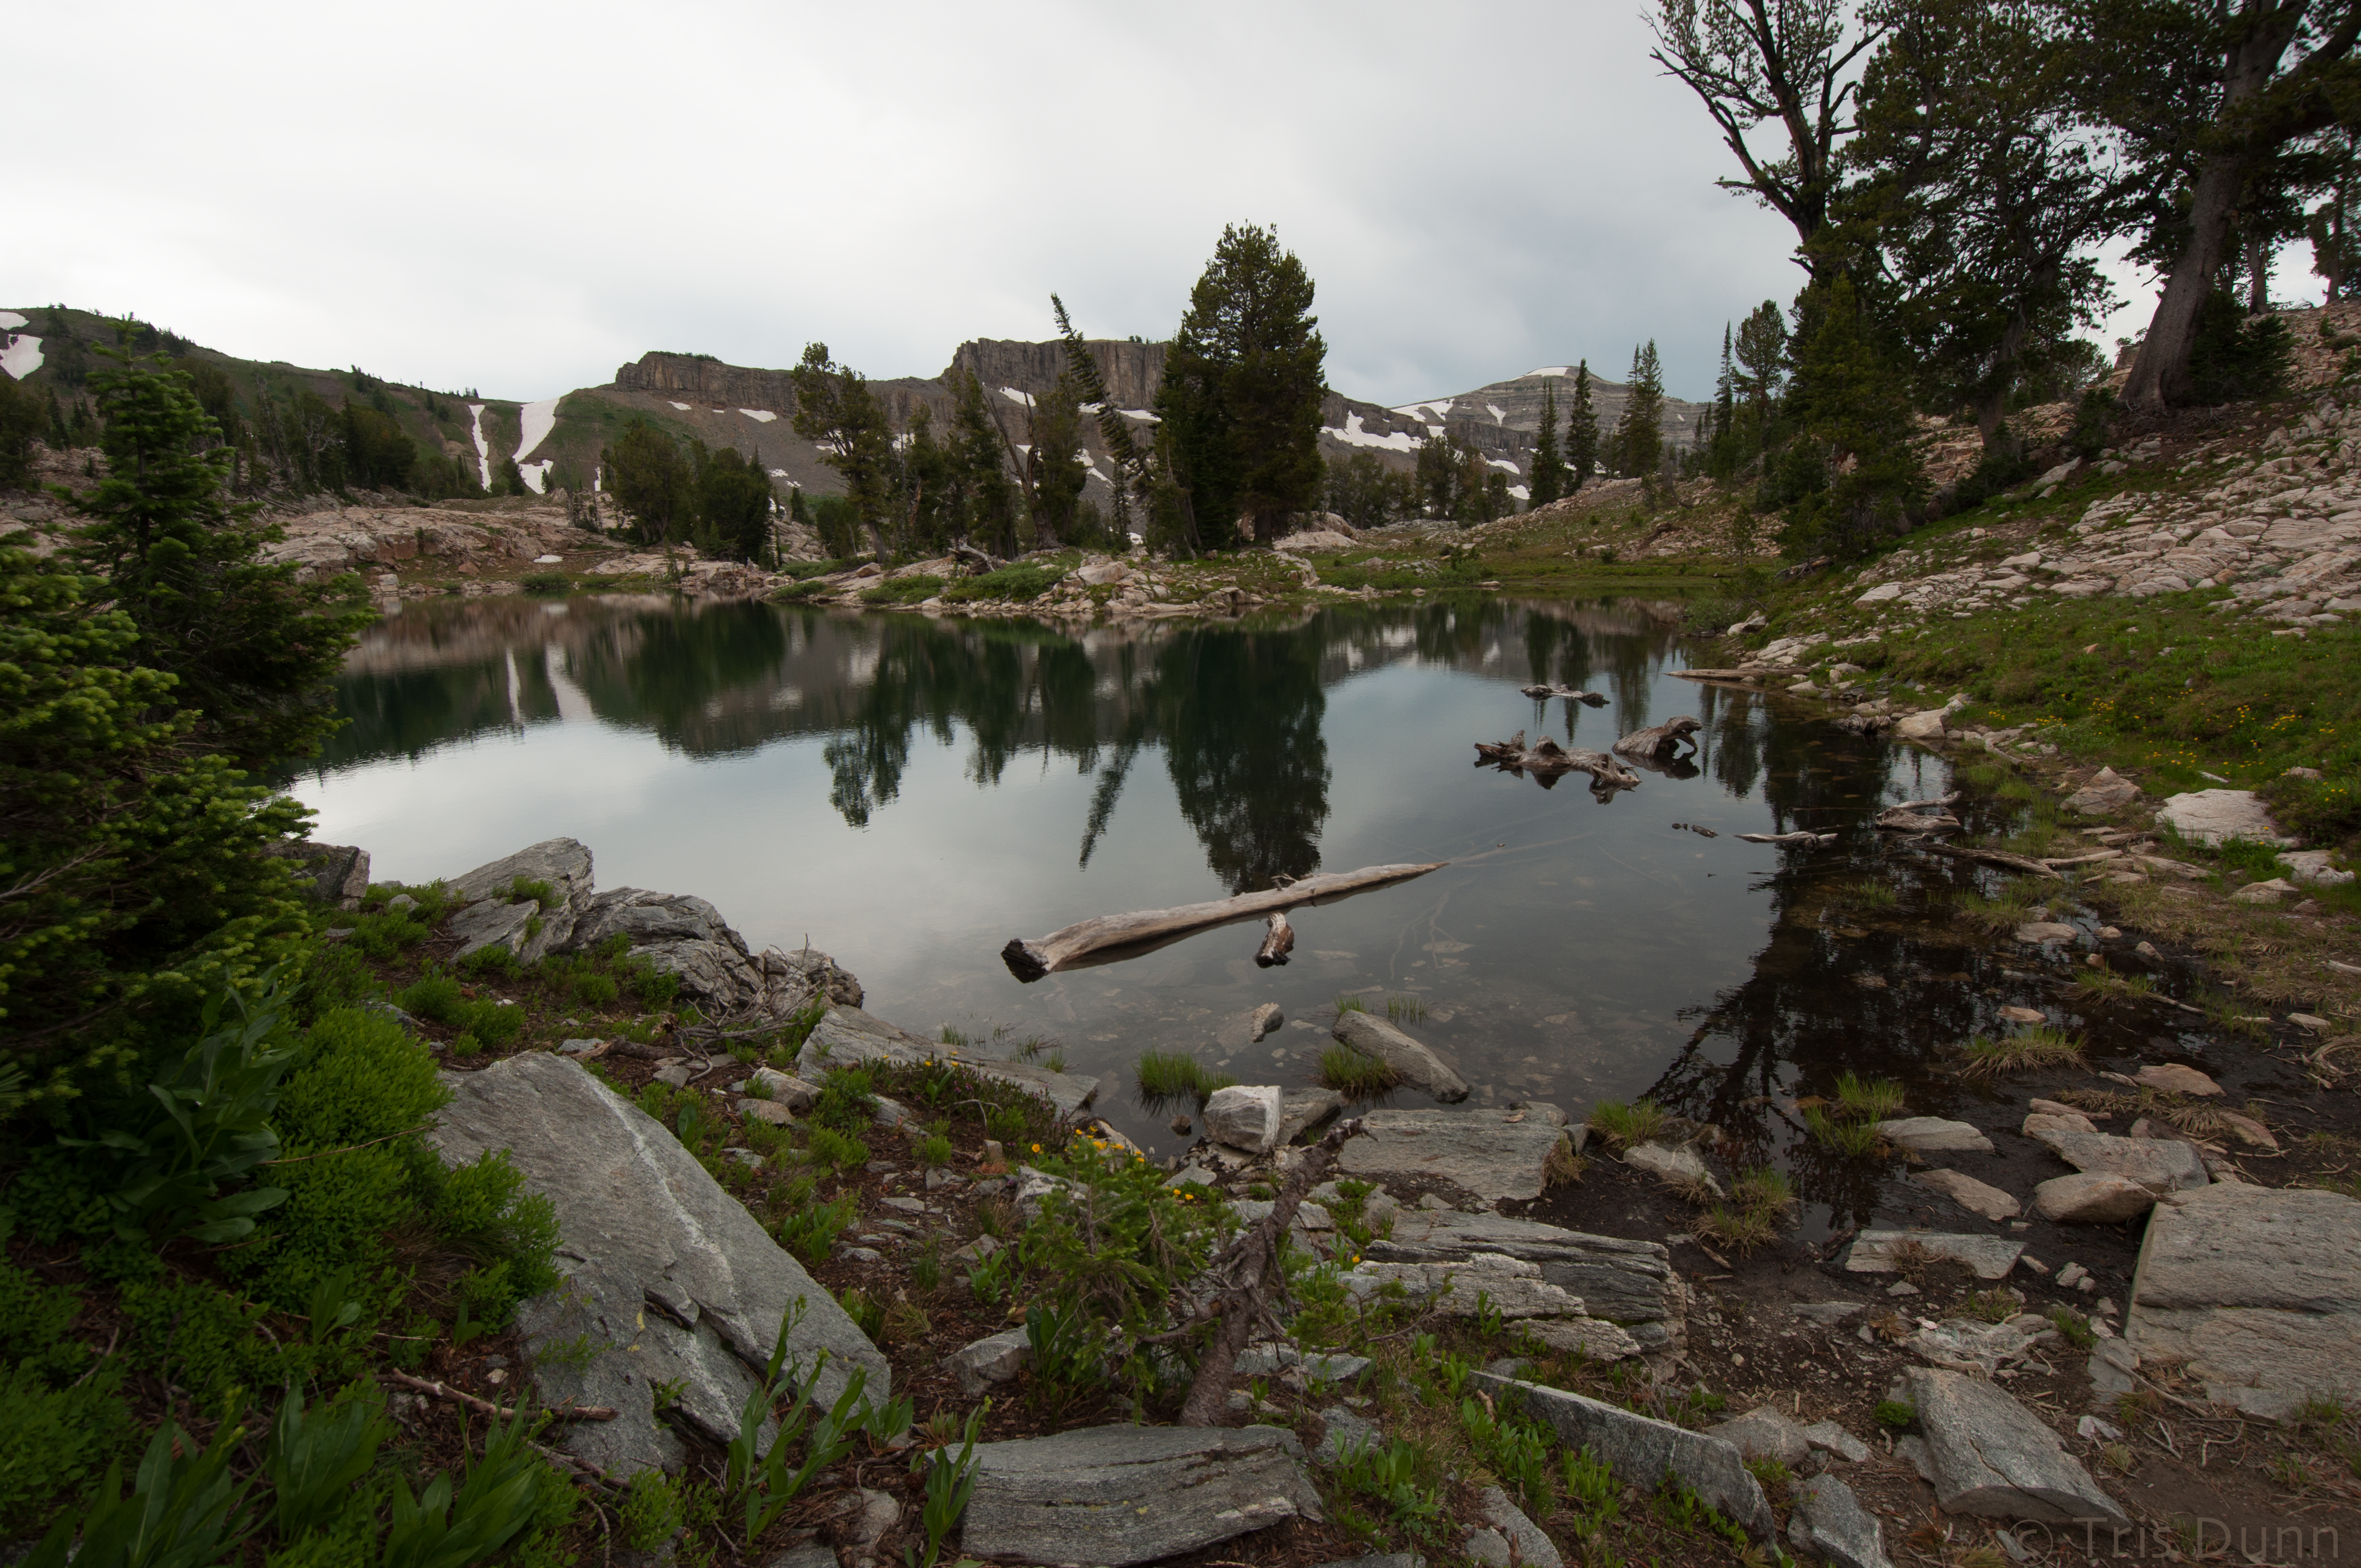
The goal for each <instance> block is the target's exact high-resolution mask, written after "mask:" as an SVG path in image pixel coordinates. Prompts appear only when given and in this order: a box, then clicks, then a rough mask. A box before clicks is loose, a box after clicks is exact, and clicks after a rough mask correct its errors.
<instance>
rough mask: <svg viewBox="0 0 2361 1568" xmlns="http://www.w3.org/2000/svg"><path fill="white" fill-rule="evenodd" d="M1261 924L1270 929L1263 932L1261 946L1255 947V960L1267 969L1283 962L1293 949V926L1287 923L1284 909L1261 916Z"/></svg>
mask: <svg viewBox="0 0 2361 1568" xmlns="http://www.w3.org/2000/svg"><path fill="white" fill-rule="evenodd" d="M1289 885H1290V886H1292V885H1293V884H1292V883H1290V884H1289ZM1263 924H1264V925H1266V926H1268V927H1270V929H1269V930H1268V931H1265V932H1264V933H1263V938H1262V946H1261V947H1259V948H1256V949H1255V962H1256V963H1257V964H1259V965H1261V966H1262V967H1263V968H1264V969H1268V968H1270V966H1271V965H1273V964H1283V963H1285V962H1286V961H1287V955H1288V954H1290V953H1291V952H1293V951H1294V950H1295V927H1292V926H1290V925H1289V924H1288V923H1287V911H1286V910H1284V909H1274V910H1272V911H1271V912H1270V913H1269V914H1268V915H1266V916H1263Z"/></svg>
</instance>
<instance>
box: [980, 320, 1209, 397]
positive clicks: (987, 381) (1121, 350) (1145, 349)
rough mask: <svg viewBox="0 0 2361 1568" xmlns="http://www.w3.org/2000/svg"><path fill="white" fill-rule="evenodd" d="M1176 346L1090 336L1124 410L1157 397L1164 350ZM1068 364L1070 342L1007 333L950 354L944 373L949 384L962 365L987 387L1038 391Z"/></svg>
mask: <svg viewBox="0 0 2361 1568" xmlns="http://www.w3.org/2000/svg"><path fill="white" fill-rule="evenodd" d="M1170 346H1171V345H1170V344H1163V343H1132V342H1121V343H1119V342H1116V341H1115V339H1113V338H1093V339H1091V340H1090V350H1091V357H1092V358H1093V359H1095V360H1097V361H1098V362H1099V375H1100V376H1101V377H1102V378H1104V380H1105V382H1106V389H1107V396H1109V397H1110V398H1113V399H1114V400H1115V407H1117V408H1119V409H1145V408H1147V407H1148V405H1149V404H1151V403H1153V402H1154V401H1155V400H1156V389H1157V388H1158V387H1159V386H1160V385H1162V384H1163V380H1164V355H1165V351H1166V350H1167V349H1168V348H1170ZM1065 367H1066V345H1064V344H1062V343H1013V342H1010V341H1008V340H1007V339H1005V338H997V337H986V338H979V339H977V340H975V341H973V342H971V343H962V344H961V345H959V349H958V351H957V352H956V353H954V354H953V355H952V356H951V362H950V367H949V368H948V369H946V370H944V372H943V373H942V377H941V380H942V382H943V384H944V385H945V386H946V387H949V386H951V385H953V384H955V383H954V378H956V377H957V376H958V375H959V373H960V372H961V371H962V370H972V371H973V372H975V378H976V379H977V380H979V381H981V382H983V385H984V387H985V388H986V389H998V388H1001V387H1012V388H1015V389H1016V390H1018V391H1020V392H1029V393H1032V394H1034V395H1035V396H1037V397H1038V395H1040V394H1041V393H1043V392H1046V391H1048V390H1049V389H1050V387H1052V386H1053V385H1055V384H1056V382H1057V379H1058V375H1059V372H1060V371H1062V370H1063V369H1065Z"/></svg>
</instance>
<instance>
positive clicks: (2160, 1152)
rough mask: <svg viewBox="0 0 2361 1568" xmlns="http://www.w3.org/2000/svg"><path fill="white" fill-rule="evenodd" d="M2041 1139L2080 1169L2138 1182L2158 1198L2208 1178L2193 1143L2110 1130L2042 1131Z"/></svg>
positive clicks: (2061, 1157) (2067, 1161)
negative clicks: (2080, 1131)
mask: <svg viewBox="0 0 2361 1568" xmlns="http://www.w3.org/2000/svg"><path fill="white" fill-rule="evenodd" d="M2038 1136H2039V1137H2040V1139H2041V1141H2042V1142H2043V1143H2045V1144H2048V1146H2050V1147H2051V1148H2052V1149H2053V1150H2055V1151H2057V1154H2058V1157H2059V1158H2060V1159H2062V1160H2064V1161H2065V1162H2066V1163H2067V1164H2068V1165H2070V1166H2072V1167H2073V1168H2075V1169H2077V1170H2081V1171H2099V1172H2103V1173H2104V1174H2107V1175H2110V1176H2121V1177H2125V1178H2126V1179H2130V1180H2133V1181H2136V1182H2138V1183H2139V1184H2140V1185H2141V1186H2143V1187H2145V1188H2147V1190H2149V1191H2150V1192H2153V1193H2155V1194H2156V1195H2157V1196H2158V1197H2162V1196H2163V1195H2164V1194H2166V1193H2168V1192H2175V1191H2179V1190H2180V1189H2182V1188H2184V1187H2202V1186H2204V1185H2205V1183H2206V1181H2207V1180H2208V1178H2207V1176H2206V1174H2205V1161H2204V1159H2203V1157H2202V1156H2201V1155H2200V1154H2199V1153H2198V1150H2197V1146H2195V1145H2194V1144H2184V1143H2180V1142H2179V1141H2177V1140H2168V1139H2163V1138H2121V1137H2117V1136H2115V1135H2114V1134H2113V1133H2059V1132H2043V1133H2041V1134H2039V1135H2038Z"/></svg>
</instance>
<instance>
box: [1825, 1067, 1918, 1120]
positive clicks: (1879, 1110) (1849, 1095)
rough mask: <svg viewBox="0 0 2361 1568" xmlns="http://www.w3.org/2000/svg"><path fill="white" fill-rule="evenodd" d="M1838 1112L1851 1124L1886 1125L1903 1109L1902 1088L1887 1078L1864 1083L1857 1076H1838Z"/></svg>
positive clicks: (1849, 1074)
mask: <svg viewBox="0 0 2361 1568" xmlns="http://www.w3.org/2000/svg"><path fill="white" fill-rule="evenodd" d="M1837 1109H1838V1111H1839V1113H1840V1114H1842V1115H1844V1116H1846V1117H1847V1118H1849V1119H1850V1120H1853V1121H1858V1122H1883V1121H1888V1120H1890V1119H1891V1118H1892V1117H1893V1116H1894V1114H1895V1113H1897V1112H1899V1111H1900V1110H1901V1109H1902V1085H1901V1083H1900V1082H1899V1081H1897V1080H1894V1079H1890V1078H1881V1079H1864V1078H1862V1077H1861V1075H1860V1074H1858V1073H1852V1072H1844V1073H1839V1074H1838V1075H1837Z"/></svg>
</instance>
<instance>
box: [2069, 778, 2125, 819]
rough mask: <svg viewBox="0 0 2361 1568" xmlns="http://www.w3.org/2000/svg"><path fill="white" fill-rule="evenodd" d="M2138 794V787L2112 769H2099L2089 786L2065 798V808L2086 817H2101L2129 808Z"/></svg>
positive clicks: (2086, 785) (2085, 785)
mask: <svg viewBox="0 0 2361 1568" xmlns="http://www.w3.org/2000/svg"><path fill="white" fill-rule="evenodd" d="M2139 794H2140V792H2139V785H2137V784H2134V783H2132V781H2131V780H2129V779H2127V778H2125V777H2123V776H2122V775H2120V774H2118V773H2116V772H2115V770H2114V769H2113V768H2101V769H2100V770H2099V771H2098V773H2096V774H2094V775H2092V779H2091V782H2090V783H2089V784H2084V785H2083V786H2082V787H2081V789H2078V790H2076V791H2075V792H2074V793H2073V794H2072V795H2068V796H2067V797H2066V807H2067V809H2068V810H2070V811H2079V812H2081V813H2082V814H2083V815H2084V816H2086V817H2103V816H2105V815H2106V814H2107V813H2109V812H2111V811H2120V810H2122V809H2123V808H2124V807H2125V806H2129V805H2130V804H2131V803H2132V802H2134V801H2136V800H2137V799H2138V798H2139Z"/></svg>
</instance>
